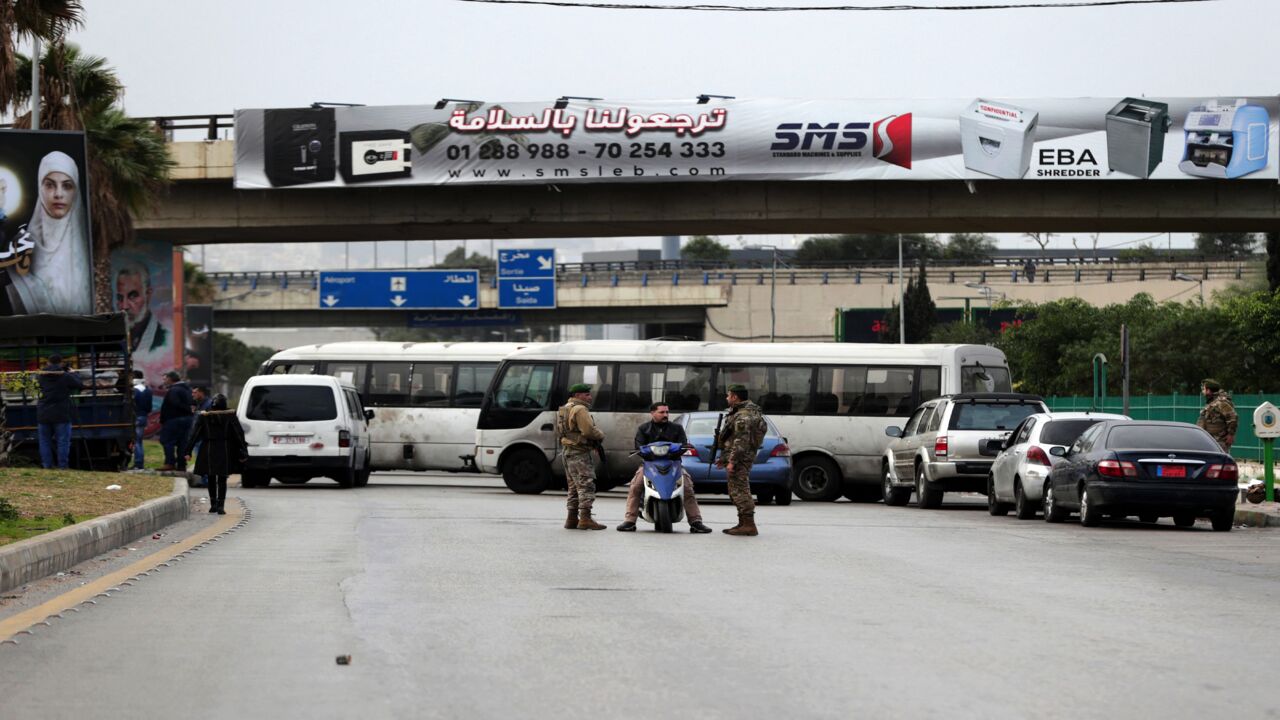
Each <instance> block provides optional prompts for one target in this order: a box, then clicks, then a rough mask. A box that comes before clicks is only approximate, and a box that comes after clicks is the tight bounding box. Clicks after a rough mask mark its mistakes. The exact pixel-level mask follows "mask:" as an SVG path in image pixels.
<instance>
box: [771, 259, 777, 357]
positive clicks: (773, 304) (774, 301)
mask: <svg viewBox="0 0 1280 720" xmlns="http://www.w3.org/2000/svg"><path fill="white" fill-rule="evenodd" d="M772 248H773V269H772V270H770V271H769V342H773V340H774V337H776V335H775V332H774V331H775V329H776V327H777V324H778V323H777V321H778V309H777V298H778V247H777V246H776V245H774V246H772Z"/></svg>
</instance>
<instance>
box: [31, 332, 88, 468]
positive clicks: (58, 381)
mask: <svg viewBox="0 0 1280 720" xmlns="http://www.w3.org/2000/svg"><path fill="white" fill-rule="evenodd" d="M83 387H84V384H83V383H81V382H80V376H79V375H78V374H76V373H75V372H74V371H71V370H69V369H68V368H67V366H66V365H63V364H62V356H61V355H59V354H58V353H53V354H52V355H50V356H49V364H48V366H46V367H45V369H44V370H43V371H41V373H40V401H39V402H38V403H37V404H36V422H37V423H38V424H39V426H40V428H39V434H38V441H39V444H40V464H41V465H43V466H44V467H46V468H52V467H54V464H53V463H54V451H55V449H56V451H57V463H58V465H57V466H58V467H59V468H62V469H66V467H67V465H68V464H69V463H70V460H71V415H72V413H73V412H74V411H73V409H72V406H71V394H72V393H74V392H75V391H77V390H80V389H81V388H83Z"/></svg>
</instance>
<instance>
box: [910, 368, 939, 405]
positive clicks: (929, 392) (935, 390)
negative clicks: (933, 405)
mask: <svg viewBox="0 0 1280 720" xmlns="http://www.w3.org/2000/svg"><path fill="white" fill-rule="evenodd" d="M939 395H942V368H940V367H927V368H920V397H918V398H916V404H917V405H919V404H920V403H922V402H926V401H928V400H932V399H934V398H936V397H938V396H939Z"/></svg>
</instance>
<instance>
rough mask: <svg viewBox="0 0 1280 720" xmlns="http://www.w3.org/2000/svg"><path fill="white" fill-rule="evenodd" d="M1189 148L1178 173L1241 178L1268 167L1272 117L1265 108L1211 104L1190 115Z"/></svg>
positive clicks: (1186, 125) (1186, 126)
mask: <svg viewBox="0 0 1280 720" xmlns="http://www.w3.org/2000/svg"><path fill="white" fill-rule="evenodd" d="M1182 129H1183V131H1184V132H1185V133H1186V147H1185V148H1184V149H1183V151H1182V162H1180V163H1178V169H1179V170H1181V171H1182V172H1184V173H1186V174H1188V175H1196V176H1199V177H1208V178H1238V177H1242V176H1244V175H1248V174H1249V173H1251V172H1257V171H1258V170H1261V169H1263V168H1265V167H1266V166H1267V154H1268V152H1269V143H1270V140H1271V116H1270V114H1268V113H1267V109H1266V108H1264V107H1262V106H1261V105H1250V104H1249V103H1248V101H1246V100H1236V104H1235V105H1234V106H1231V105H1219V104H1218V101H1217V100H1210V101H1209V102H1206V103H1205V104H1203V105H1197V106H1196V107H1194V108H1192V109H1191V112H1189V113H1187V121H1186V122H1185V123H1183V124H1182Z"/></svg>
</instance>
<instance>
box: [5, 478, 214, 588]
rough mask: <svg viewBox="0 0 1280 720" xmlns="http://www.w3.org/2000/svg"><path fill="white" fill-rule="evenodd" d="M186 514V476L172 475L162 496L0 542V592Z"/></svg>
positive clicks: (82, 560) (149, 531) (188, 505)
mask: <svg viewBox="0 0 1280 720" xmlns="http://www.w3.org/2000/svg"><path fill="white" fill-rule="evenodd" d="M190 514H191V502H190V500H188V499H187V481H186V480H185V479H184V478H175V479H174V482H173V492H172V493H170V494H169V495H167V496H165V497H162V498H155V499H153V500H148V501H146V502H144V503H142V504H141V505H139V506H138V507H136V508H132V509H130V510H122V511H120V512H118V513H112V514H111V515H103V516H102V517H99V518H94V519H92V520H86V521H85V522H82V523H79V524H77V525H72V526H70V527H65V528H62V529H61V530H54V531H53V532H50V533H45V534H44V535H40V536H38V537H33V538H30V539H28V540H23V541H21V542H16V543H14V544H12V545H7V546H5V547H0V592H4V591H6V590H11V589H13V588H15V587H18V586H19V585H24V584H26V583H29V582H31V581H32V580H38V579H40V578H42V577H46V576H48V575H52V574H54V573H56V572H61V571H63V570H67V569H69V568H72V567H75V566H76V565H78V564H80V563H82V562H84V561H85V560H88V559H89V558H92V557H96V556H98V555H101V554H102V553H104V552H108V551H110V550H114V549H116V548H118V547H120V546H121V545H124V544H126V543H129V542H132V541H134V540H137V539H138V538H140V537H142V536H143V535H149V534H151V533H154V532H155V531H157V530H159V529H161V528H163V527H167V526H169V525H172V524H173V523H176V522H179V521H182V520H186V519H187V517H188V516H189V515H190Z"/></svg>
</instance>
